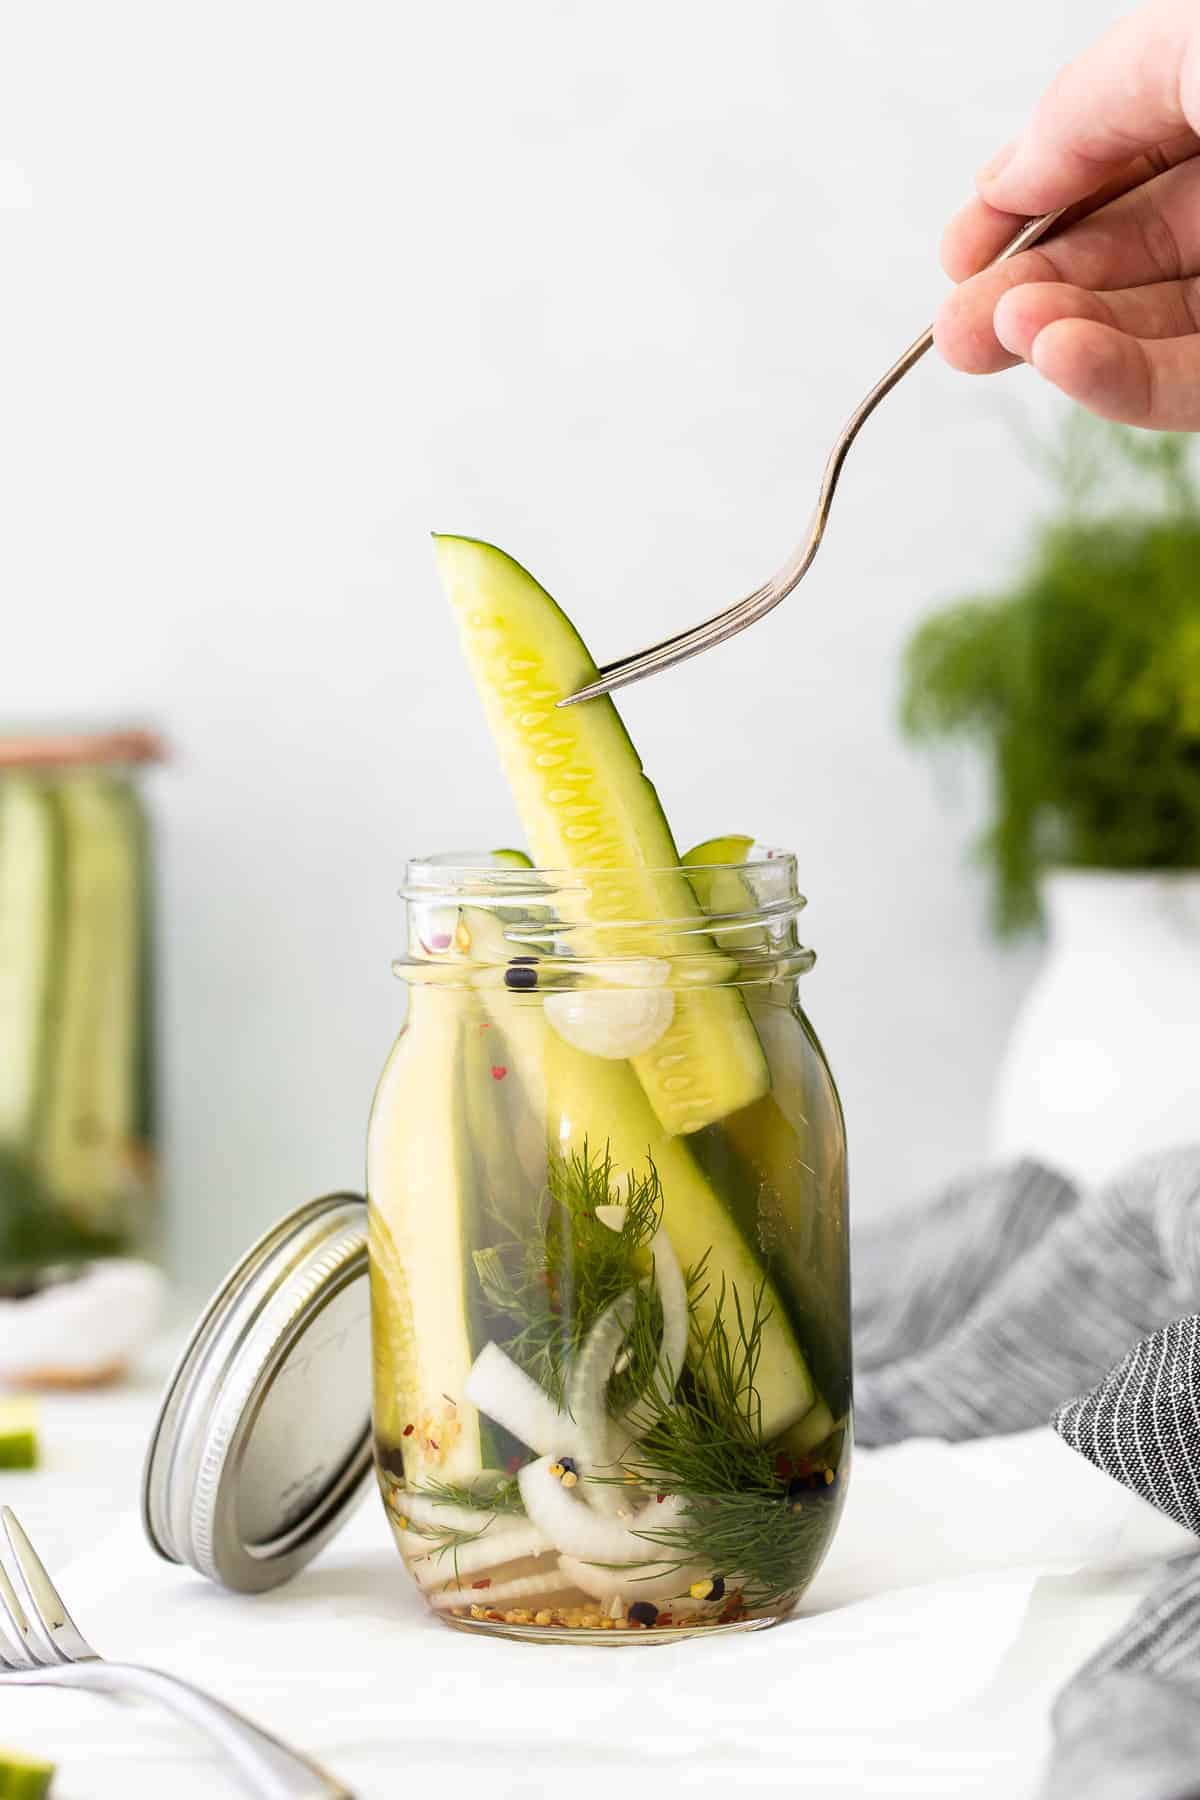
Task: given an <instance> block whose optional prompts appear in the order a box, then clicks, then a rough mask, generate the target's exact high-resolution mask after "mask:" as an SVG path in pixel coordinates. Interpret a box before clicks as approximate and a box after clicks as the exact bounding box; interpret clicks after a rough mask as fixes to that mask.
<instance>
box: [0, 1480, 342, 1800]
mask: <svg viewBox="0 0 1200 1800" xmlns="http://www.w3.org/2000/svg"><path fill="white" fill-rule="evenodd" d="M0 1520H2V1521H3V1526H4V1537H5V1539H6V1540H7V1544H6V1545H5V1544H0V1686H5V1685H8V1684H10V1683H11V1684H13V1685H22V1684H23V1685H25V1686H29V1687H66V1688H88V1689H91V1690H92V1691H94V1692H97V1693H105V1694H121V1695H130V1696H135V1697H141V1698H144V1699H147V1700H157V1701H159V1702H160V1703H161V1704H162V1705H163V1706H166V1707H168V1708H169V1709H170V1710H171V1711H172V1712H175V1713H178V1714H179V1715H180V1717H181V1718H184V1719H187V1720H188V1721H189V1722H190V1723H191V1724H192V1725H195V1726H198V1727H199V1728H200V1730H201V1731H204V1732H206V1733H207V1735H208V1736H209V1737H210V1738H211V1739H212V1740H213V1742H214V1743H216V1744H218V1745H219V1746H220V1747H221V1749H222V1750H224V1752H225V1754H226V1755H227V1756H228V1758H229V1760H230V1761H231V1762H232V1763H234V1764H235V1765H236V1766H237V1769H238V1772H239V1773H240V1775H241V1777H242V1780H243V1784H244V1786H245V1787H246V1789H247V1791H248V1792H250V1793H252V1794H258V1795H261V1796H263V1800H354V1796H353V1795H352V1793H351V1791H350V1789H349V1788H345V1787H342V1786H341V1784H340V1783H339V1782H337V1781H335V1780H334V1778H333V1776H331V1775H329V1774H327V1773H326V1772H325V1770H323V1769H322V1768H320V1767H319V1765H318V1764H317V1763H315V1762H312V1761H310V1760H309V1758H308V1757H306V1756H302V1755H301V1754H300V1753H299V1751H296V1750H290V1749H289V1748H288V1746H287V1745H286V1744H284V1743H282V1742H281V1741H280V1740H279V1739H278V1738H276V1737H272V1736H271V1734H270V1732H267V1731H263V1730H262V1729H261V1728H260V1727H259V1726H257V1725H253V1724H251V1722H250V1720H249V1719H247V1718H244V1717H243V1716H242V1714H241V1713H237V1712H234V1711H233V1709H232V1707H228V1706H225V1705H224V1704H223V1703H222V1702H221V1701H219V1700H214V1699H213V1698H212V1697H211V1695H208V1694H205V1693H202V1692H201V1691H200V1689H199V1688H194V1687H192V1686H191V1685H190V1684H189V1683H188V1682H186V1681H180V1680H178V1679H177V1678H176V1677H175V1676H173V1675H165V1674H163V1673H162V1672H161V1671H160V1670H158V1669H144V1668H141V1667H138V1666H136V1665H134V1664H132V1663H110V1662H105V1661H104V1660H103V1659H102V1658H101V1657H100V1656H99V1655H98V1654H97V1652H96V1651H95V1650H93V1649H92V1647H91V1645H90V1644H89V1643H88V1641H87V1639H86V1638H85V1637H84V1636H83V1634H82V1632H80V1630H79V1629H78V1627H77V1626H76V1624H75V1622H74V1621H73V1619H72V1618H71V1615H70V1613H69V1612H68V1611H67V1609H66V1607H65V1606H64V1604H63V1600H62V1596H61V1595H60V1594H59V1592H58V1590H57V1589H56V1588H55V1586H54V1584H53V1582H52V1581H51V1580H50V1577H49V1576H48V1575H47V1573H46V1571H45V1569H44V1568H43V1567H42V1564H41V1562H40V1561H39V1559H38V1556H37V1554H36V1552H35V1551H34V1548H33V1545H32V1544H31V1543H30V1541H29V1539H28V1538H27V1537H26V1535H25V1533H24V1531H23V1530H22V1529H21V1526H20V1525H19V1523H18V1522H17V1519H16V1516H15V1515H14V1514H13V1513H12V1512H11V1511H10V1509H9V1508H8V1507H7V1506H6V1507H3V1508H2V1509H0ZM6 1550H7V1552H8V1554H7V1555H6V1554H5V1552H6Z"/></svg>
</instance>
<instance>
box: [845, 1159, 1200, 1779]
mask: <svg viewBox="0 0 1200 1800" xmlns="http://www.w3.org/2000/svg"><path fill="white" fill-rule="evenodd" d="M854 1248H855V1297H854V1329H855V1361H856V1383H855V1385H856V1404H855V1412H856V1420H857V1425H856V1435H857V1436H858V1439H859V1441H860V1442H861V1443H864V1444H888V1443H894V1442H897V1441H898V1440H900V1439H902V1438H907V1437H914V1436H921V1437H941V1438H950V1439H962V1438H969V1437H979V1436H984V1435H988V1434H992V1433H997V1432H1009V1431H1023V1430H1026V1429H1029V1428H1030V1427H1032V1426H1036V1425H1041V1424H1044V1423H1045V1422H1046V1421H1047V1420H1050V1421H1051V1422H1052V1423H1053V1425H1054V1428H1055V1430H1056V1431H1058V1432H1059V1433H1060V1435H1061V1436H1062V1437H1063V1438H1064V1439H1065V1441H1066V1442H1067V1443H1068V1444H1070V1445H1071V1446H1072V1448H1073V1449H1075V1450H1077V1451H1078V1452H1079V1453H1080V1454H1081V1455H1083V1456H1085V1457H1087V1458H1088V1460H1089V1461H1090V1462H1093V1463H1095V1465H1096V1466H1097V1467H1098V1468H1100V1469H1103V1470H1104V1471H1105V1472H1106V1473H1107V1474H1109V1475H1112V1476H1113V1477H1114V1479H1116V1480H1117V1481H1120V1482H1123V1483H1124V1484H1125V1485H1126V1486H1127V1487H1129V1488H1132V1489H1133V1490H1134V1491H1135V1492H1136V1493H1138V1494H1140V1495H1142V1497H1143V1498H1144V1499H1146V1500H1148V1501H1150V1502H1151V1503H1152V1504H1153V1505H1155V1506H1157V1507H1159V1508H1160V1510H1161V1511H1163V1512H1165V1513H1167V1514H1169V1516H1170V1517H1171V1518H1173V1519H1175V1520H1177V1521H1178V1522H1179V1523H1180V1524H1182V1525H1185V1526H1187V1527H1188V1528H1189V1529H1190V1530H1192V1531H1194V1532H1196V1533H1197V1535H1198V1536H1200V1312H1198V1311H1197V1308H1200V1146H1197V1147H1194V1148H1188V1149H1184V1150H1178V1151H1173V1152H1171V1153H1170V1154H1168V1155H1162V1156H1156V1157H1153V1158H1150V1159H1148V1160H1146V1161H1144V1162H1141V1163H1139V1164H1136V1165H1135V1166H1134V1167H1132V1168H1131V1169H1130V1170H1128V1171H1127V1172H1126V1173H1125V1174H1124V1175H1122V1176H1121V1177H1120V1178H1119V1179H1118V1180H1115V1181H1113V1182H1111V1183H1110V1184H1109V1185H1108V1186H1107V1187H1105V1188H1103V1189H1101V1190H1100V1191H1098V1192H1096V1193H1094V1194H1091V1193H1081V1192H1080V1191H1078V1190H1077V1189H1076V1188H1074V1187H1073V1186H1072V1185H1071V1183H1070V1182H1068V1181H1065V1180H1064V1179H1063V1178H1062V1177H1061V1176H1058V1175H1055V1174H1054V1173H1053V1172H1051V1171H1050V1170H1048V1169H1044V1168H1041V1167H1039V1166H1038V1165H1037V1164H1034V1163H1030V1162H1022V1163H1018V1164H1013V1165H1009V1166H1006V1167H1003V1168H999V1169H993V1170H989V1171H986V1172H985V1173H983V1174H981V1175H979V1176H977V1177H973V1178H969V1179H967V1180H964V1181H962V1182H959V1183H957V1184H956V1185H955V1186H954V1187H952V1188H950V1189H948V1190H947V1191H946V1192H944V1193H943V1194H942V1195H941V1196H940V1197H939V1198H937V1199H936V1200H935V1201H934V1202H933V1203H932V1204H931V1205H928V1206H925V1207H921V1208H917V1209H915V1210H913V1211H910V1212H907V1213H905V1214H903V1215H901V1216H898V1217H896V1218H894V1219H892V1220H890V1221H888V1222H886V1223H885V1224H883V1225H879V1226H873V1227H868V1228H867V1229H865V1230H864V1231H862V1232H860V1233H858V1234H856V1238H855V1246H854ZM1073 1396H1074V1397H1073ZM1054 1728H1055V1748H1054V1753H1053V1756H1052V1759H1051V1765H1050V1768H1049V1770H1048V1773H1047V1777H1046V1784H1045V1786H1044V1788H1043V1790H1042V1794H1043V1800H1076V1797H1077V1796H1079V1795H1084V1794H1086V1795H1087V1796H1088V1800H1200V1551H1198V1553H1197V1555H1196V1556H1194V1557H1193V1556H1189V1557H1186V1558H1183V1559H1175V1560H1173V1561H1171V1562H1170V1563H1168V1564H1166V1565H1165V1567H1164V1571H1163V1575H1162V1578H1161V1580H1160V1582H1159V1584H1158V1586H1157V1587H1156V1588H1155V1590H1154V1591H1153V1592H1152V1593H1151V1595H1150V1596H1149V1598H1148V1599H1147V1600H1146V1601H1145V1602H1144V1603H1143V1605H1142V1606H1141V1608H1140V1609H1139V1610H1138V1612H1137V1613H1136V1614H1135V1615H1134V1617H1133V1619H1132V1620H1131V1621H1130V1623H1129V1625H1128V1626H1127V1627H1126V1629H1125V1630H1124V1631H1123V1632H1122V1633H1121V1635H1120V1637H1119V1638H1118V1639H1117V1640H1115V1641H1114V1642H1113V1643H1111V1644H1109V1645H1107V1646H1106V1647H1105V1648H1104V1649H1103V1650H1102V1651H1101V1652H1100V1654H1099V1655H1098V1656H1096V1657H1095V1658H1093V1660H1092V1661H1091V1662H1090V1663H1088V1664H1087V1665H1086V1666H1085V1667H1084V1668H1083V1669H1081V1670H1080V1671H1079V1673H1078V1674H1077V1675H1076V1676H1075V1677H1074V1679H1073V1680H1072V1681H1071V1683H1070V1684H1069V1686H1068V1687H1067V1688H1066V1689H1065V1691H1064V1692H1063V1693H1062V1694H1061V1695H1060V1697H1059V1700H1058V1703H1057V1706H1056V1708H1055V1714H1054Z"/></svg>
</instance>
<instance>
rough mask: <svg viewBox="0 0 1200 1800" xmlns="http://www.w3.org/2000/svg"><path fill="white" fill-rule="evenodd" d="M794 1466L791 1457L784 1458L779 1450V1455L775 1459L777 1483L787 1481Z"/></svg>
mask: <svg viewBox="0 0 1200 1800" xmlns="http://www.w3.org/2000/svg"><path fill="white" fill-rule="evenodd" d="M794 1466H795V1465H794V1464H793V1462H792V1459H791V1457H790V1456H785V1455H784V1453H783V1451H782V1450H781V1451H780V1452H779V1455H778V1456H777V1457H776V1458H775V1478H776V1480H777V1481H786V1480H787V1479H788V1477H789V1476H790V1475H791V1474H792V1472H793V1469H794Z"/></svg>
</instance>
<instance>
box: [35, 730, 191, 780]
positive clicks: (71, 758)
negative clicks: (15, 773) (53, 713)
mask: <svg viewBox="0 0 1200 1800" xmlns="http://www.w3.org/2000/svg"><path fill="white" fill-rule="evenodd" d="M166 754H167V747H166V744H165V743H164V741H163V739H162V738H161V737H160V736H159V734H158V733H157V732H156V731H150V730H146V729H143V728H141V727H137V726H134V727H131V728H130V729H129V730H127V731H24V732H13V733H11V734H5V733H4V732H3V731H0V770H2V769H69V768H84V767H96V766H97V765H100V764H104V763H125V764H129V763H152V762H162V761H164V759H165V757H166Z"/></svg>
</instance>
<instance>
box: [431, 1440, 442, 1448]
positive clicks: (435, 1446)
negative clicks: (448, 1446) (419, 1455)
mask: <svg viewBox="0 0 1200 1800" xmlns="http://www.w3.org/2000/svg"><path fill="white" fill-rule="evenodd" d="M429 1448H430V1449H431V1450H439V1449H440V1448H441V1445H440V1444H439V1443H438V1441H437V1439H436V1438H430V1440H429Z"/></svg>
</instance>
